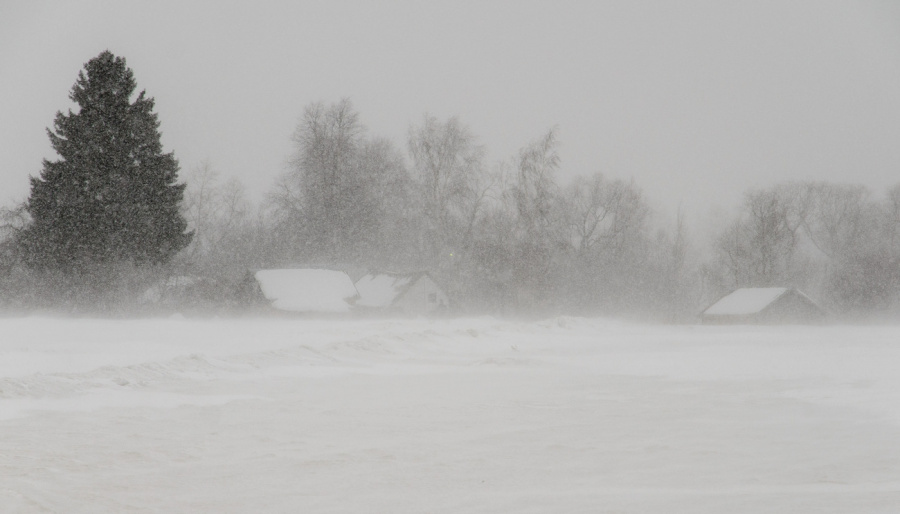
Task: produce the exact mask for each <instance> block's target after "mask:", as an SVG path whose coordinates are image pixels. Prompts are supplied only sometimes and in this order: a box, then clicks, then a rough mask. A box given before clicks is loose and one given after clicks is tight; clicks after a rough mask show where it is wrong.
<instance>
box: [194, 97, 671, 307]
mask: <svg viewBox="0 0 900 514" xmlns="http://www.w3.org/2000/svg"><path fill="white" fill-rule="evenodd" d="M293 140H294V143H295V147H296V154H295V156H294V158H293V160H292V161H291V166H290V169H289V170H288V171H287V172H285V173H284V174H283V175H282V176H281V177H279V179H278V180H277V182H276V184H275V185H274V187H273V189H272V192H271V194H270V195H269V196H268V197H267V198H266V201H265V202H264V204H263V205H262V206H260V207H259V208H252V207H251V206H250V204H249V202H248V201H247V200H246V198H245V197H244V194H243V189H242V188H241V186H240V185H239V184H238V183H235V182H234V181H224V182H223V181H221V180H220V179H219V177H218V176H217V174H216V173H215V171H214V170H213V168H212V167H211V166H210V165H208V164H205V165H203V166H200V167H198V168H197V169H195V170H193V171H192V172H191V173H189V174H188V175H187V176H186V182H187V184H188V187H187V191H186V193H185V206H184V212H185V217H186V218H187V220H188V221H189V223H190V225H191V227H192V228H193V229H194V231H195V236H194V240H193V242H192V243H191V245H190V246H189V247H188V248H187V249H186V250H185V252H184V253H183V254H182V255H181V259H180V263H181V265H182V266H183V267H185V268H189V269H190V271H191V272H192V273H199V274H202V275H205V276H209V277H211V278H214V279H215V280H217V281H220V282H229V281H232V282H233V281H234V280H236V279H237V278H238V276H239V275H240V274H241V273H244V272H246V270H247V269H253V268H260V267H270V266H286V265H290V266H324V267H339V268H345V269H349V270H364V269H380V270H393V271H404V270H428V271H430V272H431V273H432V274H433V275H434V276H435V278H436V279H437V280H438V281H439V282H441V283H442V284H443V285H444V286H445V288H446V289H447V290H448V292H449V293H450V294H451V296H452V297H453V298H454V299H455V300H456V305H457V306H458V307H459V308H460V309H461V310H464V311H469V312H492V313H520V312H521V313H538V312H562V311H577V312H582V313H588V312H598V310H604V311H611V310H641V309H643V307H644V306H649V307H648V308H647V309H644V310H646V311H652V310H654V309H655V310H657V311H658V310H660V309H661V308H663V307H668V306H669V305H670V304H671V302H672V300H673V298H674V294H675V293H674V292H673V291H674V289H677V288H678V287H680V286H678V284H681V283H686V282H687V281H685V280H681V281H680V282H679V280H676V278H673V277H675V276H676V275H679V274H680V273H682V272H683V271H684V266H683V264H676V263H673V262H672V259H674V258H677V254H678V250H677V249H676V248H675V247H676V246H678V245H683V244H684V240H683V237H682V236H683V234H681V235H679V236H676V237H670V236H668V235H666V234H651V230H650V223H649V222H650V208H649V206H648V205H647V204H646V202H645V201H644V199H643V196H642V193H641V191H640V189H639V188H638V187H637V186H635V185H634V184H633V183H630V182H625V181H621V180H609V179H607V178H606V177H604V176H603V175H601V174H596V175H594V176H591V177H583V178H579V179H577V180H575V181H574V182H572V183H570V184H568V185H566V186H564V187H563V186H560V184H559V182H558V180H557V173H558V171H559V166H560V156H559V152H558V141H557V137H556V133H555V131H554V130H550V131H548V132H547V133H546V134H544V135H543V136H541V137H539V138H537V139H536V140H535V141H533V142H531V143H529V144H526V145H525V146H524V147H523V148H522V149H521V150H520V151H519V153H518V154H517V155H516V156H514V157H512V158H510V159H509V160H507V161H504V162H500V163H494V164H492V165H489V164H488V163H487V162H486V160H485V155H486V152H485V149H484V147H483V146H481V145H480V144H479V142H478V139H477V137H476V136H475V135H474V134H473V133H472V131H471V130H470V129H469V128H468V127H466V126H465V125H463V124H462V123H461V122H460V121H459V120H458V119H457V118H450V119H447V120H440V119H438V118H436V117H434V116H430V115H426V116H424V117H423V118H422V120H421V122H420V123H418V124H415V125H413V126H412V127H410V129H409V134H408V139H407V141H406V152H404V151H401V150H400V149H398V148H397V147H396V146H394V144H393V143H392V142H391V141H389V140H386V139H383V138H378V137H372V136H370V135H368V134H367V133H366V131H365V129H364V127H363V125H362V123H361V121H360V116H359V113H357V112H356V111H355V110H354V108H353V105H352V104H351V102H350V101H348V100H341V101H340V102H337V103H334V104H331V105H325V104H322V103H315V104H312V105H310V106H308V107H307V108H306V110H305V112H304V113H303V116H302V118H301V120H300V122H299V124H298V127H297V130H296V132H295V134H294V138H293ZM679 237H681V238H682V239H678V238H679ZM682 260H683V259H682ZM651 277H654V278H652V279H651ZM656 278H659V280H656ZM660 284H665V287H664V289H665V288H667V291H661V290H658V289H659V287H661V286H660ZM682 289H683V288H682Z"/></svg>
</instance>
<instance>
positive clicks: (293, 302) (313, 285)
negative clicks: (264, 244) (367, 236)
mask: <svg viewBox="0 0 900 514" xmlns="http://www.w3.org/2000/svg"><path fill="white" fill-rule="evenodd" d="M256 281H257V282H258V283H259V287H260V289H262V293H263V295H264V296H265V297H266V299H267V300H269V301H271V302H272V306H273V307H275V308H276V309H279V310H283V311H292V312H315V313H340V312H347V311H349V310H350V306H351V305H352V303H353V301H354V300H355V299H356V298H357V297H358V296H359V295H358V293H357V292H356V287H355V286H354V285H353V281H352V280H350V277H349V276H347V274H346V273H344V272H341V271H332V270H322V269H272V270H261V271H257V272H256Z"/></svg>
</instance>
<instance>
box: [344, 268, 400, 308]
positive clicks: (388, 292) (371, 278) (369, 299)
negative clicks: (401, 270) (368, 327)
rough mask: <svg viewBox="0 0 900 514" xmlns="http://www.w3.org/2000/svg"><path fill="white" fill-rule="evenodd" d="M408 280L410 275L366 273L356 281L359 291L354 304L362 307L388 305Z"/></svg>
mask: <svg viewBox="0 0 900 514" xmlns="http://www.w3.org/2000/svg"><path fill="white" fill-rule="evenodd" d="M410 280H412V277H410V276H397V275H386V274H377V275H373V274H369V275H366V276H364V277H362V278H361V279H359V280H357V281H356V290H357V291H359V301H358V302H356V304H357V305H360V306H363V307H390V306H391V305H392V304H393V303H394V300H395V299H396V298H397V295H399V294H400V291H401V290H402V289H403V287H404V286H406V285H407V284H409V281H410Z"/></svg>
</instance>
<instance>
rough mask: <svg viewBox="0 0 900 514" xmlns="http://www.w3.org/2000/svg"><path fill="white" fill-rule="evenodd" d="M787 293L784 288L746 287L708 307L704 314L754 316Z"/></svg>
mask: <svg viewBox="0 0 900 514" xmlns="http://www.w3.org/2000/svg"><path fill="white" fill-rule="evenodd" d="M786 292H787V289H786V288H784V287H747V288H744V289H738V290H736V291H734V292H733V293H731V294H729V295H727V296H725V297H724V298H722V299H721V300H719V301H718V302H716V303H714V304H713V305H712V306H710V307H709V308H708V309H706V311H704V314H714V315H743V314H756V313H758V312H760V311H761V310H763V309H765V308H766V307H767V306H769V304H771V303H772V302H774V301H775V300H776V299H778V297H779V296H781V295H783V294H784V293H786Z"/></svg>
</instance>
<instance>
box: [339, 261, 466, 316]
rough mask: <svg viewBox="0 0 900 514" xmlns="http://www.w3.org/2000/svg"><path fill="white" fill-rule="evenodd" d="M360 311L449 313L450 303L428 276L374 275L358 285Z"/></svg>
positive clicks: (418, 314) (363, 278) (363, 279)
mask: <svg viewBox="0 0 900 514" xmlns="http://www.w3.org/2000/svg"><path fill="white" fill-rule="evenodd" d="M355 285H356V290H357V291H358V292H359V300H358V301H357V302H356V305H357V306H359V307H360V308H367V309H370V310H380V311H383V312H391V313H396V314H403V315H407V316H427V315H432V314H438V313H441V312H446V311H447V309H449V307H450V299H449V298H448V297H447V294H446V293H445V292H444V290H443V289H441V287H440V286H439V285H438V284H437V283H436V282H435V281H434V279H432V278H431V275H429V274H428V273H427V272H424V271H422V272H418V273H406V274H403V273H385V272H371V273H368V274H367V275H365V276H363V277H362V278H360V279H359V280H357V281H356V284H355Z"/></svg>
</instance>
